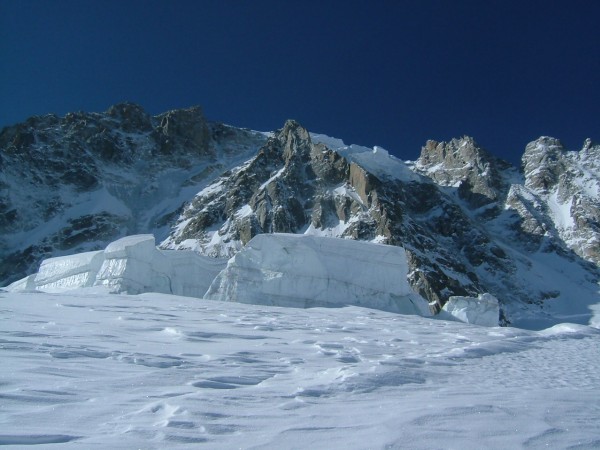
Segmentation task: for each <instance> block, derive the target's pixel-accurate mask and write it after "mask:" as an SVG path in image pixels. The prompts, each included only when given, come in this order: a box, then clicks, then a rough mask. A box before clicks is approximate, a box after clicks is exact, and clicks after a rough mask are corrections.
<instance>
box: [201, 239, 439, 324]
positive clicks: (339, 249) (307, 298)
mask: <svg viewBox="0 0 600 450" xmlns="http://www.w3.org/2000/svg"><path fill="white" fill-rule="evenodd" d="M407 274H408V264H407V262H406V253H405V251H404V249H403V248H401V247H395V246H391V245H383V244H374V243H368V242H360V241H354V240H348V239H337V238H327V237H320V236H319V237H318V236H310V235H296V234H277V233H275V234H259V235H257V236H255V237H254V238H252V240H251V241H250V242H248V244H246V246H245V247H244V248H243V249H242V250H241V251H240V252H239V253H238V254H236V255H235V256H234V257H232V258H231V259H230V260H229V262H228V263H227V268H226V269H225V270H223V271H222V272H221V273H220V274H219V276H218V277H217V278H216V279H215V281H214V282H213V283H212V284H211V286H210V288H209V290H208V292H207V293H206V295H205V298H211V299H215V300H222V301H236V302H241V303H252V304H268V305H276V306H291V307H299V308H308V307H314V306H346V305H359V306H367V307H370V308H375V309H380V310H383V311H391V312H398V313H403V314H419V315H425V316H427V315H430V314H431V313H430V311H429V305H428V304H427V302H426V301H425V300H424V299H423V298H422V297H420V296H419V295H417V294H415V293H414V292H413V291H412V289H411V287H410V286H409V284H408V279H407Z"/></svg>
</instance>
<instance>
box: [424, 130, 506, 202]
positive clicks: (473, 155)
mask: <svg viewBox="0 0 600 450" xmlns="http://www.w3.org/2000/svg"><path fill="white" fill-rule="evenodd" d="M415 167H416V169H417V171H418V172H419V173H421V174H423V175H425V176H427V177H429V178H431V179H433V180H434V181H435V182H436V183H437V184H440V185H442V186H450V187H455V188H458V194H459V196H460V198H462V199H463V200H465V201H466V202H467V203H468V204H469V205H470V206H471V207H472V208H480V207H482V206H485V205H488V204H490V203H493V202H496V201H497V200H498V199H499V198H500V197H501V195H503V193H504V191H506V189H507V187H506V186H505V183H504V182H503V180H502V177H501V175H500V172H501V171H503V170H505V169H507V168H509V167H510V165H509V164H508V163H507V162H505V161H502V160H500V159H498V158H496V157H495V156H493V155H492V154H490V153H489V152H488V151H487V150H485V149H484V148H482V147H480V146H479V145H478V144H477V143H476V142H475V140H474V139H473V138H471V137H468V136H464V137H462V138H460V139H452V140H451V141H450V142H437V141H431V140H430V141H427V143H426V144H425V146H424V147H423V148H422V149H421V155H420V157H419V159H418V160H417V162H416V165H415Z"/></svg>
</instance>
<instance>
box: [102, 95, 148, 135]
mask: <svg viewBox="0 0 600 450" xmlns="http://www.w3.org/2000/svg"><path fill="white" fill-rule="evenodd" d="M106 115H107V116H108V117H111V118H113V119H115V120H116V121H118V123H119V127H120V128H121V129H123V131H125V132H136V131H137V132H139V131H140V130H143V131H149V130H151V129H152V121H151V118H150V115H148V114H147V113H146V111H144V109H143V108H142V107H141V106H140V105H137V104H135V103H131V102H123V103H117V104H116V105H113V106H111V107H110V108H108V109H107V110H106Z"/></svg>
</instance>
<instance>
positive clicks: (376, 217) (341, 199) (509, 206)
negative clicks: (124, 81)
mask: <svg viewBox="0 0 600 450" xmlns="http://www.w3.org/2000/svg"><path fill="white" fill-rule="evenodd" d="M523 168H524V173H523V174H519V173H518V171H517V169H516V168H513V167H512V166H510V165H509V164H508V163H506V162H504V161H502V160H501V159H498V158H496V157H494V156H493V155H491V154H489V153H488V152H487V151H486V150H485V149H483V148H482V147H480V146H479V145H478V144H477V143H476V142H475V140H474V139H472V138H470V137H463V138H460V139H453V140H451V141H449V142H436V141H428V142H427V143H426V145H425V146H424V147H423V149H422V152H421V156H420V157H419V159H418V161H416V162H415V163H408V164H406V163H404V162H402V161H399V160H397V159H396V158H394V157H393V156H391V155H389V154H388V153H387V152H386V151H384V150H383V149H381V148H378V147H374V148H372V149H369V148H365V147H360V146H346V145H345V144H343V142H342V141H340V140H337V139H334V138H329V137H327V136H323V135H312V136H311V134H310V133H309V132H308V131H307V130H306V129H305V128H304V127H302V125H300V124H299V123H298V122H296V121H293V120H290V121H287V122H286V123H285V124H284V126H283V127H282V128H281V129H279V130H277V131H275V132H274V133H272V134H271V135H270V137H268V138H267V135H266V134H265V133H257V132H251V131H248V130H242V129H237V128H233V127H228V126H226V125H223V124H220V123H215V122H211V121H208V120H207V119H206V118H205V117H204V115H203V113H202V110H201V109H200V108H199V107H194V108H188V109H183V110H173V111H168V112H165V113H163V114H160V115H157V116H149V115H148V114H147V113H146V112H145V111H144V110H143V109H142V108H141V107H140V106H138V105H135V104H132V103H121V104H117V105H114V106H112V107H111V108H109V109H108V111H106V112H105V113H84V112H77V113H71V114H67V115H66V116H65V117H64V118H60V117H57V116H53V115H48V116H43V117H34V118H31V119H29V120H27V121H26V122H24V123H22V124H18V125H15V126H13V127H6V128H4V129H3V130H2V131H1V132H0V280H2V281H4V282H6V281H10V280H11V279H15V278H17V277H21V276H23V275H25V274H26V273H31V272H33V271H34V269H35V265H36V264H38V263H39V261H40V260H41V259H43V258H44V257H48V256H58V255H62V254H65V253H73V252H81V251H87V250H93V249H96V248H102V247H103V246H105V245H106V243H107V242H110V241H111V240H114V239H116V238H118V237H120V236H124V235H126V234H136V233H148V232H151V233H154V234H155V235H156V236H157V238H158V239H159V240H160V241H162V244H161V246H162V247H163V248H170V249H193V250H196V251H198V252H200V253H203V254H205V255H209V256H227V257H229V256H233V255H235V254H236V253H237V252H238V251H240V250H241V249H242V248H243V247H244V245H246V244H247V243H248V242H249V241H250V240H251V238H252V237H254V236H255V235H257V234H261V233H273V232H283V233H302V234H310V235H317V236H329V237H337V238H343V239H356V240H363V241H370V242H374V243H383V244H390V245H397V246H402V247H404V249H405V251H406V255H407V260H408V265H409V273H408V281H409V283H410V285H411V287H412V288H413V290H414V291H415V292H417V293H419V294H420V295H422V296H423V297H424V298H426V299H427V300H428V301H429V302H431V304H435V305H436V306H435V307H436V308H439V307H441V306H442V305H443V304H444V303H445V302H446V301H447V300H448V299H449V298H450V297H451V296H456V295H459V296H477V295H478V294H481V293H484V292H490V293H492V294H494V295H495V296H496V297H498V298H499V299H500V302H501V304H502V305H503V310H504V311H506V317H507V318H508V319H509V320H510V318H511V314H518V313H519V310H520V309H519V308H520V307H519V306H516V307H511V306H510V305H523V304H537V305H542V306H544V307H545V305H550V307H551V306H552V302H554V303H560V302H564V301H568V299H569V298H583V297H585V296H586V295H587V296H590V295H597V292H596V291H597V285H596V282H597V280H598V278H599V275H598V265H599V264H600V250H598V249H600V207H599V206H598V205H600V198H599V197H600V146H597V145H594V144H593V143H592V142H591V140H589V141H586V143H585V144H584V147H583V149H582V150H581V151H580V152H568V151H566V150H565V149H564V148H563V147H562V145H561V144H560V141H558V140H556V139H553V138H548V137H542V138H540V139H538V140H536V141H534V142H532V143H531V144H529V145H528V146H527V149H526V152H525V155H524V156H523ZM415 172H416V173H415ZM523 180H525V181H523ZM548 254H552V257H551V258H550V259H549V261H551V263H546V259H545V257H546V255H548ZM557 267H558V269H557ZM528 272H532V273H533V272H535V274H536V276H535V277H534V278H531V277H529V278H528V277H526V276H523V274H526V273H528ZM573 280H575V281H573ZM590 280H592V281H590ZM563 285H568V286H569V290H568V291H565V293H561V290H562V286H563ZM511 308H512V309H511Z"/></svg>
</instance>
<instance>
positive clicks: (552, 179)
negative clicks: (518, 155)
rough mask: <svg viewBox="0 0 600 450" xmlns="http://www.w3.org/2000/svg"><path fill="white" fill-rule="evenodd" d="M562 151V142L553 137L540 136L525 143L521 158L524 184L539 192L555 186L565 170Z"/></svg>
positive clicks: (563, 149) (563, 151) (563, 150)
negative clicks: (524, 178)
mask: <svg viewBox="0 0 600 450" xmlns="http://www.w3.org/2000/svg"><path fill="white" fill-rule="evenodd" d="M564 153H565V148H564V146H563V144H562V143H561V142H560V140H558V139H555V138H553V137H548V136H542V137H540V138H538V139H536V140H535V141H533V142H530V143H529V144H527V147H525V153H524V154H523V157H522V159H521V161H522V163H521V166H522V169H523V172H524V173H525V176H526V181H525V185H526V186H527V187H530V188H532V189H535V190H537V191H540V192H547V191H548V190H549V189H550V188H552V187H553V186H555V185H556V183H557V182H558V178H559V176H560V174H561V173H563V172H564V170H565V166H564V158H563V156H564Z"/></svg>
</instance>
